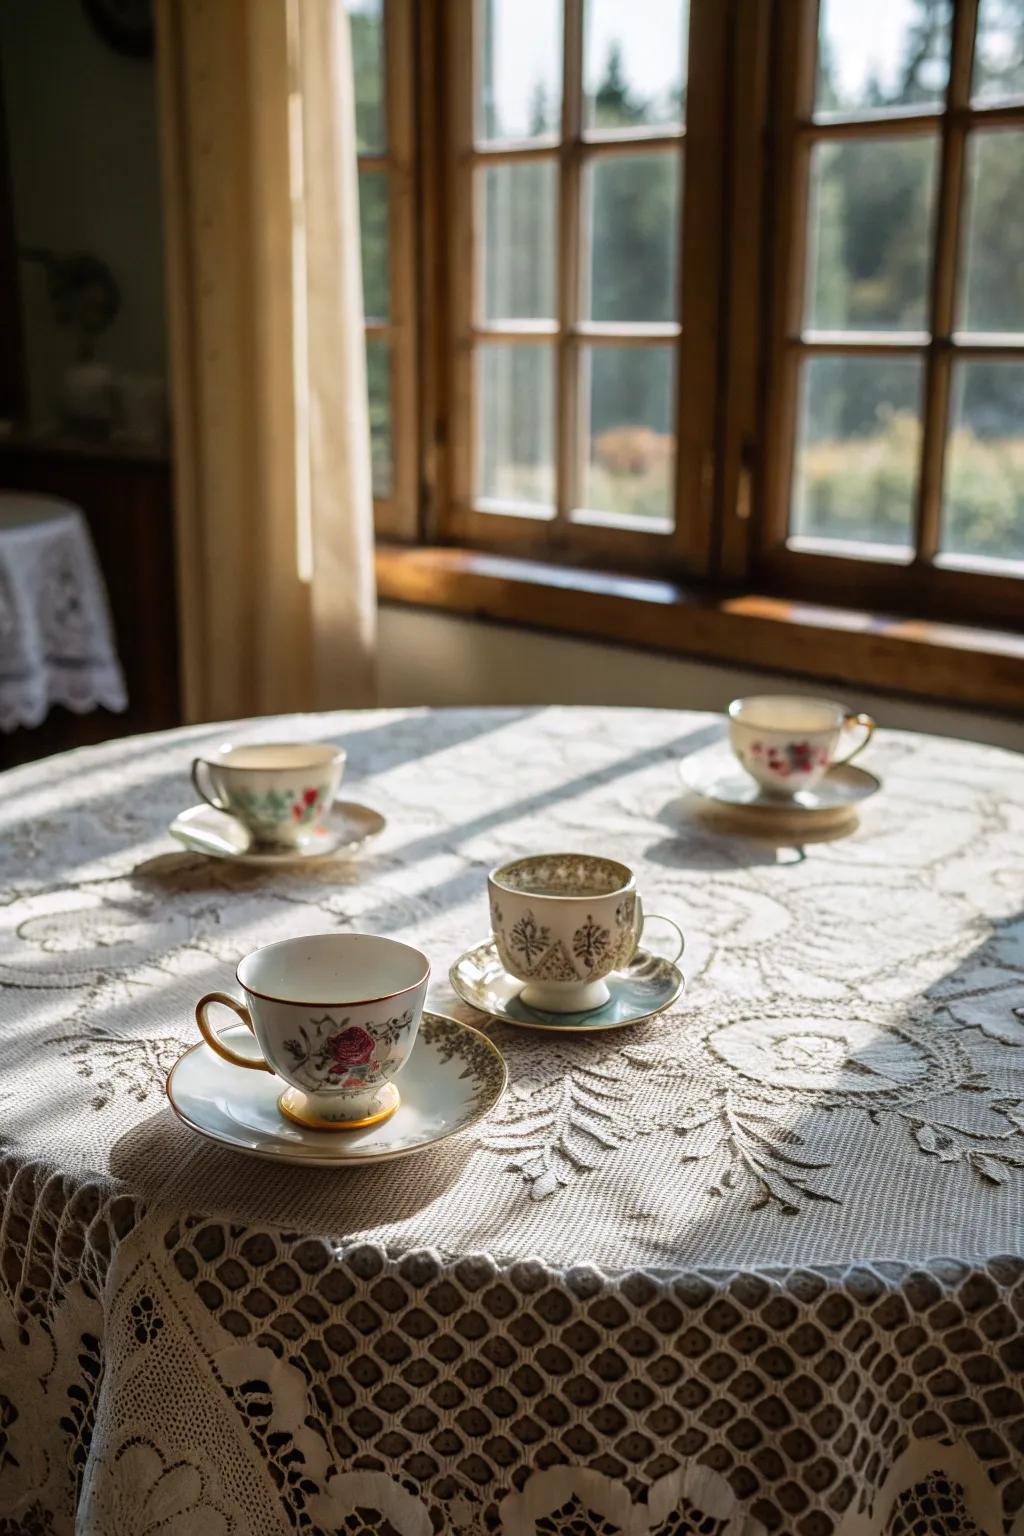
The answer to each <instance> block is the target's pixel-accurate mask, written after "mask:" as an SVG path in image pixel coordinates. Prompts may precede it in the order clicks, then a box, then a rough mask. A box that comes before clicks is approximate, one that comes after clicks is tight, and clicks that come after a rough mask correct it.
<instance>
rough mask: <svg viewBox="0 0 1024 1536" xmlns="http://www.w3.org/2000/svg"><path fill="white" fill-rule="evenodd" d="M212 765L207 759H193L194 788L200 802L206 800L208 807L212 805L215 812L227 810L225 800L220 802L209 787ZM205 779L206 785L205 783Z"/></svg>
mask: <svg viewBox="0 0 1024 1536" xmlns="http://www.w3.org/2000/svg"><path fill="white" fill-rule="evenodd" d="M209 774H210V765H209V763H208V762H207V761H206V759H205V758H202V757H194V758H193V759H192V787H193V789H194V790H195V792H196V794H197V795H198V796H199V798H200V800H205V801H206V803H207V805H212V806H213V808H214V810H215V811H223V810H226V809H227V807H226V806H225V804H224V802H223V800H219V799H218V798H217V796H216V794H215V793H214V791H213V789H212V788H211V787H208V786H209ZM204 779H205V783H204Z"/></svg>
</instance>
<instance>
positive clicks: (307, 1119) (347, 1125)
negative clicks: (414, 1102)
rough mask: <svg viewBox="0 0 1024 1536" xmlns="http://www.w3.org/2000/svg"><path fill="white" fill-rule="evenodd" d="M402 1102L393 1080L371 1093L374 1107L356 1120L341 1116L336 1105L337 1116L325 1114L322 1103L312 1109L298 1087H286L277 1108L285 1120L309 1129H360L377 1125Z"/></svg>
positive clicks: (341, 1107)
mask: <svg viewBox="0 0 1024 1536" xmlns="http://www.w3.org/2000/svg"><path fill="white" fill-rule="evenodd" d="M401 1102H402V1099H401V1095H400V1094H399V1092H398V1089H397V1088H396V1087H395V1085H394V1083H385V1084H384V1086H383V1087H382V1088H381V1089H380V1091H379V1092H378V1093H377V1094H375V1095H374V1107H373V1108H372V1110H371V1111H370V1113H369V1114H366V1115H363V1116H361V1118H359V1119H344V1118H342V1110H343V1106H341V1105H339V1110H338V1117H337V1118H335V1117H333V1116H330V1117H327V1116H325V1115H324V1114H323V1112H322V1106H317V1108H316V1110H314V1109H313V1108H312V1105H311V1096H310V1095H309V1094H307V1093H303V1092H302V1091H301V1090H300V1089H298V1088H286V1089H285V1091H284V1093H282V1094H281V1096H280V1098H279V1099H278V1101H277V1107H278V1109H279V1110H280V1111H281V1113H282V1115H283V1116H284V1117H285V1119H286V1120H291V1121H292V1123H293V1124H294V1125H301V1126H302V1127H303V1129H304V1130H312V1131H363V1130H366V1128H367V1127H368V1126H371V1125H379V1124H380V1123H381V1121H382V1120H387V1119H388V1118H389V1116H391V1115H393V1114H394V1112H395V1110H396V1109H397V1108H398V1106H399V1104H400V1103H401Z"/></svg>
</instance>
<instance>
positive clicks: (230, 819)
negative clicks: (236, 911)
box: [167, 800, 387, 865]
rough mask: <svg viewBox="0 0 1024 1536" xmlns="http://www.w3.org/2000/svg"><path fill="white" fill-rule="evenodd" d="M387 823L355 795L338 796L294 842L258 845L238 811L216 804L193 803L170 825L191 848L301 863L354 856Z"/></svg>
mask: <svg viewBox="0 0 1024 1536" xmlns="http://www.w3.org/2000/svg"><path fill="white" fill-rule="evenodd" d="M386 825H387V823H386V821H385V820H384V817H383V816H382V815H381V814H380V812H379V811H374V810H371V809H370V807H369V806H368V805H360V804H359V803H358V801H356V800H335V802H334V804H333V805H332V806H331V809H330V811H329V812H328V814H327V817H326V819H325V821H324V823H323V825H322V826H320V827H318V828H317V829H316V831H315V832H312V833H310V835H309V837H307V838H305V839H304V841H303V842H302V843H300V844H299V845H298V846H297V847H295V848H280V849H277V848H257V847H255V846H254V845H253V840H252V834H251V833H250V832H249V830H248V828H246V827H244V826H243V825H242V823H241V822H240V821H239V820H238V818H237V817H235V816H229V815H228V814H227V812H226V811H215V810H214V808H213V806H212V805H193V806H192V807H191V808H190V809H189V810H187V811H182V813H181V815H180V816H176V817H175V818H174V820H173V821H172V822H171V824H170V826H169V827H168V829H167V830H168V831H169V832H170V834H171V836H172V837H174V838H177V840H178V842H179V843H181V844H182V845H183V846H184V847H185V848H188V849H189V851H190V852H192V853H205V854H208V855H209V857H210V858H212V859H229V860H230V861H231V862H232V863H233V864H263V865H269V864H297V863H302V862H303V861H304V860H306V859H326V858H330V857H331V856H332V855H335V856H337V857H340V858H351V857H352V855H353V854H354V853H358V851H359V850H360V848H364V847H365V846H366V844H367V843H368V842H370V841H371V839H372V838H375V837H379V836H380V834H381V832H383V830H384V828H385V826H386Z"/></svg>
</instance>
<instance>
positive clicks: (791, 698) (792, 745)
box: [729, 694, 875, 800]
mask: <svg viewBox="0 0 1024 1536" xmlns="http://www.w3.org/2000/svg"><path fill="white" fill-rule="evenodd" d="M856 728H859V729H860V730H861V731H863V735H862V736H861V738H860V740H859V741H857V742H856V743H855V744H854V745H853V747H852V749H851V750H850V751H849V752H847V753H845V755H844V756H842V757H837V756H836V748H837V746H838V744H839V740H840V737H841V736H842V735H843V733H844V732H846V731H849V730H853V729H856ZM874 730H875V722H874V721H873V720H872V718H871V716H870V715H855V714H850V713H849V712H848V711H847V710H845V709H844V708H843V706H842V705H841V704H834V703H833V702H832V700H831V699H804V698H801V697H800V696H799V695H797V694H760V695H756V696H754V697H751V698H747V699H733V701H732V703H731V704H730V705H729V740H730V743H731V745H732V750H733V751H734V752H735V754H736V756H737V757H738V758H739V761H740V762H741V763H742V765H743V767H744V768H745V769H746V770H747V772H748V773H749V774H750V775H751V777H752V778H755V779H756V780H757V782H758V783H759V784H760V786H761V788H762V789H763V790H765V791H766V792H767V793H768V794H769V795H774V796H777V797H778V798H779V799H786V800H791V799H792V798H793V796H794V795H798V794H799V793H800V791H801V790H803V789H813V788H814V786H815V784H817V783H818V781H819V779H821V778H823V777H824V775H825V774H826V773H827V772H828V770H829V769H830V768H831V767H833V766H836V767H838V766H839V765H840V764H841V763H848V762H850V760H851V759H852V758H854V757H856V756H857V753H858V752H862V751H863V750H864V748H865V747H866V746H867V744H868V742H869V741H870V740H871V737H872V735H873V734H874Z"/></svg>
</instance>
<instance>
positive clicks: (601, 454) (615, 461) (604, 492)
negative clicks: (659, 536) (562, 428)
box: [575, 346, 676, 529]
mask: <svg viewBox="0 0 1024 1536" xmlns="http://www.w3.org/2000/svg"><path fill="white" fill-rule="evenodd" d="M673 363H674V349H673V348H671V347H605V346H600V347H585V348H583V350H582V353H581V356H580V405H581V409H580V419H581V421H583V422H585V423H586V424H587V427H588V437H587V449H586V455H587V457H586V465H585V469H584V475H583V487H582V503H583V511H582V514H581V513H579V512H577V513H576V514H575V518H576V520H577V521H582V522H585V521H587V520H588V517H589V515H590V514H603V515H602V516H601V517H600V518H591V519H590V520H593V521H601V522H616V521H620V520H621V521H628V520H632V519H634V518H641V519H644V520H645V521H647V522H648V523H653V524H657V523H659V522H660V523H662V524H663V526H664V527H665V528H666V529H668V528H670V527H671V525H672V521H673V515H672V507H673V500H674V482H675V449H676V439H675V424H674V423H675V403H674V402H675V380H674V372H675V369H674V366H673Z"/></svg>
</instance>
